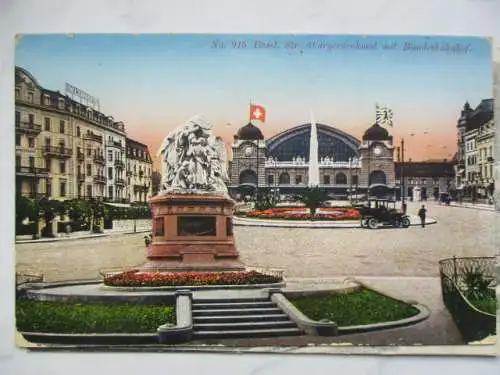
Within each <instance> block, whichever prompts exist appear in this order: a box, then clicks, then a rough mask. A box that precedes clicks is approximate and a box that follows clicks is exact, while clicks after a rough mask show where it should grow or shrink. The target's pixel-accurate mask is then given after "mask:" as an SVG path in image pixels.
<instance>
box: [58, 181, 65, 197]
mask: <svg viewBox="0 0 500 375" xmlns="http://www.w3.org/2000/svg"><path fill="white" fill-rule="evenodd" d="M59 194H60V195H61V197H65V196H66V182H61V183H60V185H59Z"/></svg>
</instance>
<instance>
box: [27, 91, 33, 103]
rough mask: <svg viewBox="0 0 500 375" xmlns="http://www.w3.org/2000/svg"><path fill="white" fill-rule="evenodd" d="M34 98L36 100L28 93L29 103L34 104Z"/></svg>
mask: <svg viewBox="0 0 500 375" xmlns="http://www.w3.org/2000/svg"><path fill="white" fill-rule="evenodd" d="M33 98H34V96H33V93H32V92H29V93H28V102H30V103H33Z"/></svg>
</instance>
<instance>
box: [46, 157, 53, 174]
mask: <svg viewBox="0 0 500 375" xmlns="http://www.w3.org/2000/svg"><path fill="white" fill-rule="evenodd" d="M51 166H52V163H51V162H50V158H47V159H45V168H46V169H47V172H50V171H51V169H52V167H51Z"/></svg>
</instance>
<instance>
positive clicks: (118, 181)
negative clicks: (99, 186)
mask: <svg viewBox="0 0 500 375" xmlns="http://www.w3.org/2000/svg"><path fill="white" fill-rule="evenodd" d="M115 184H116V185H120V186H125V180H124V179H123V178H115Z"/></svg>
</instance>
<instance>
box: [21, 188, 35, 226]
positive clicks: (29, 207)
mask: <svg viewBox="0 0 500 375" xmlns="http://www.w3.org/2000/svg"><path fill="white" fill-rule="evenodd" d="M38 217H39V213H38V207H37V205H36V203H35V202H34V201H32V200H31V199H29V198H26V197H23V196H22V195H21V194H17V195H16V225H20V224H22V222H23V220H25V219H29V220H30V221H36V220H37V219H38Z"/></svg>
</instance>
